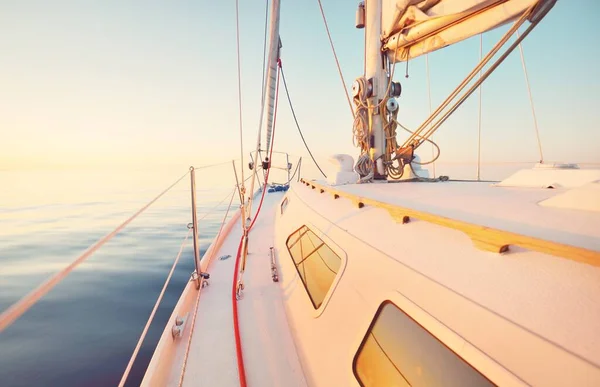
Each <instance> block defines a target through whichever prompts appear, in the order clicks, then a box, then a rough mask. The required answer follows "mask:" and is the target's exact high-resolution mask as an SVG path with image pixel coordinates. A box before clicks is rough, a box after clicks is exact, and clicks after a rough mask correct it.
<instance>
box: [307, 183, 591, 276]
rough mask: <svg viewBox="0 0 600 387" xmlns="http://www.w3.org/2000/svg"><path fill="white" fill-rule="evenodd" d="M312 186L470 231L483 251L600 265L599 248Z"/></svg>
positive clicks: (398, 216)
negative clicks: (514, 250)
mask: <svg viewBox="0 0 600 387" xmlns="http://www.w3.org/2000/svg"><path fill="white" fill-rule="evenodd" d="M310 185H312V186H313V189H314V188H319V189H321V190H323V191H326V192H329V193H330V194H333V196H334V198H335V199H337V198H339V197H342V198H346V199H349V200H351V201H352V202H353V203H354V204H355V205H358V206H359V208H362V206H364V205H368V206H373V207H378V208H382V209H384V210H386V211H387V212H388V213H389V214H390V215H391V216H392V218H394V219H395V220H396V221H397V222H401V223H403V224H404V223H408V222H409V221H410V220H411V219H419V220H422V221H425V222H428V223H433V224H437V225H440V226H444V227H448V228H452V229H455V230H458V231H462V232H464V233H465V234H467V235H468V236H469V238H471V240H472V241H473V244H474V245H475V246H476V247H477V248H479V249H481V250H485V251H491V252H494V253H506V252H510V246H511V245H512V246H519V247H522V248H524V249H528V250H533V251H537V252H540V253H544V254H549V255H554V256H558V257H562V258H566V259H570V260H572V261H577V262H581V263H587V264H589V265H593V266H600V252H597V251H593V250H588V249H584V248H581V247H576V246H570V245H565V244H562V243H557V242H552V241H547V240H544V239H540V238H535V237H530V236H526V235H521V234H516V233H512V232H509V231H503V230H499V229H495V228H491V227H485V226H480V225H476V224H472V223H467V222H464V221H461V220H455V219H450V218H447V217H444V216H440V215H434V214H430V213H428V212H423V211H417V210H413V209H410V208H406V207H400V206H397V205H394V204H389V203H384V202H381V201H378V200H374V199H369V198H365V197H362V196H358V195H353V194H350V193H348V192H344V191H340V190H338V189H335V188H331V187H328V186H323V185H321V184H318V183H314V182H313V183H311V184H310Z"/></svg>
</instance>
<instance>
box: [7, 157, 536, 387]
mask: <svg viewBox="0 0 600 387" xmlns="http://www.w3.org/2000/svg"><path fill="white" fill-rule="evenodd" d="M524 167H531V164H511V165H495V166H494V165H487V166H485V167H484V168H483V169H482V171H483V172H482V177H483V178H484V179H492V180H494V179H501V178H502V177H505V176H507V175H508V174H510V173H512V172H514V171H515V170H517V169H520V168H524ZM227 168H230V167H227ZM475 171H476V169H475V166H474V165H439V166H438V168H437V174H438V175H439V174H447V175H449V176H450V177H451V178H457V179H464V178H471V179H472V178H473V177H474V176H475ZM183 173H185V169H184V168H183V169H182V168H180V169H175V170H172V169H169V170H150V169H141V170H134V171H18V172H17V171H0V311H3V310H4V309H6V308H7V307H8V306H9V305H11V304H12V303H14V302H15V301H17V300H18V299H19V298H21V297H22V296H23V295H25V294H27V292H29V291H30V290H32V289H34V288H35V287H36V286H37V285H39V284H40V283H41V282H43V281H44V280H45V279H46V278H48V276H50V275H51V274H53V273H55V272H57V271H59V270H60V269H61V268H63V267H64V266H65V265H67V264H68V263H70V262H71V261H72V260H73V259H75V258H76V257H77V256H78V255H79V254H81V253H82V252H83V251H85V250H86V248H87V247H88V246H90V245H91V244H93V243H94V242H95V241H97V240H98V239H99V238H101V237H102V236H104V235H105V234H107V233H108V232H110V231H111V230H112V229H114V228H115V227H116V226H117V225H119V224H120V223H121V222H122V221H124V220H125V219H127V218H128V217H129V216H130V215H131V214H133V213H134V212H135V211H136V210H137V209H139V208H141V207H142V206H143V205H145V204H146V203H147V202H148V201H149V200H151V199H152V198H153V197H155V196H156V195H157V194H158V193H159V192H161V191H162V190H163V189H164V188H166V187H167V186H169V185H170V184H171V183H172V182H173V181H175V180H176V179H177V178H178V177H179V176H181V175H182V174H183ZM303 175H304V174H303ZM197 176H198V179H197V197H198V203H199V205H198V213H199V217H202V216H203V214H204V213H205V212H206V211H208V210H209V209H211V208H213V207H214V206H215V205H216V204H217V203H218V202H219V201H220V200H221V199H223V198H224V197H225V196H226V195H227V194H229V193H230V192H231V189H232V187H233V184H234V181H233V175H232V173H231V170H230V169H227V170H224V169H223V168H221V167H219V168H216V170H215V169H210V170H202V171H198V172H197ZM280 180H281V179H280ZM282 181H285V179H284V180H282ZM209 182H210V183H209ZM214 182H219V183H218V184H215V183H214ZM235 199H237V198H234V207H237V203H236V201H235ZM228 202H229V200H226V201H225V203H223V204H222V205H221V206H219V207H218V209H217V210H216V211H215V212H214V213H212V214H210V215H208V216H207V217H206V218H205V219H203V220H201V221H200V228H199V230H200V245H201V250H202V252H204V251H205V250H206V248H207V247H208V246H209V244H210V241H211V240H212V238H214V236H215V235H216V233H217V231H218V228H219V226H220V224H221V221H222V219H223V216H224V214H225V210H226V207H227V204H228ZM190 221H191V210H190V190H189V178H188V177H186V178H185V179H184V180H183V181H181V182H180V183H179V184H178V185H177V186H176V187H175V188H174V189H173V190H172V191H170V192H169V193H168V194H167V195H166V196H164V197H163V198H162V199H160V200H159V201H158V202H156V203H155V204H154V205H153V206H152V207H150V208H149V209H148V211H146V212H145V213H143V214H142V215H140V217H139V218H137V219H136V220H135V221H133V222H132V223H131V224H130V225H129V226H128V227H127V228H126V229H125V230H123V232H121V233H120V234H118V235H117V236H116V237H115V238H114V239H113V240H111V241H110V242H109V243H107V244H106V245H105V246H104V247H103V248H102V249H101V250H100V251H98V252H97V253H96V254H94V255H93V256H92V257H91V258H90V259H88V260H87V261H86V262H85V263H83V264H82V265H81V266H80V267H79V268H77V269H76V270H75V271H74V272H73V273H72V274H71V275H70V276H68V277H67V279H66V280H64V281H63V282H62V283H60V284H59V285H58V286H57V287H56V288H55V289H54V290H52V291H51V292H50V293H49V294H48V295H46V296H45V297H44V298H43V299H42V300H41V301H40V302H39V303H38V304H36V305H35V306H34V307H33V308H32V309H31V310H29V311H28V312H27V313H26V314H25V315H23V316H22V317H21V318H20V319H18V320H17V321H16V323H15V324H14V325H12V326H11V327H9V328H8V329H6V330H5V331H4V332H2V333H0V386H2V387H12V386H32V385H37V386H112V385H116V384H117V383H118V381H119V380H120V377H121V375H122V373H123V370H124V369H125V366H126V364H127V362H128V361H129V358H130V356H131V353H132V351H133V349H134V347H135V345H136V342H137V340H138V338H139V335H140V333H141V331H142V329H143V327H144V325H145V323H146V320H147V318H148V316H149V314H150V311H151V310H152V307H153V305H154V302H155V301H156V298H157V296H158V294H159V292H160V290H161V288H162V285H163V283H164V280H165V278H166V276H167V274H168V271H169V268H170V266H171V264H172V262H173V259H174V258H175V256H176V255H177V252H178V250H179V247H180V244H181V243H182V241H183V239H184V238H185V234H186V232H187V227H186V225H187V223H189V222H190ZM193 269H194V264H193V258H192V248H191V243H189V244H188V247H187V248H186V249H185V250H184V252H183V255H182V258H181V261H180V263H179V266H178V267H177V269H176V271H175V273H174V276H173V278H172V280H171V284H170V286H169V287H168V289H167V292H166V295H165V297H164V299H163V302H162V304H161V306H160V308H159V310H158V312H157V314H156V316H155V319H154V324H153V325H152V327H151V329H150V331H149V333H148V335H147V337H146V340H145V342H144V346H143V347H142V349H141V351H140V353H139V355H138V360H137V362H136V363H135V366H134V368H133V370H132V372H131V374H130V377H129V379H128V385H129V386H135V385H138V384H139V383H140V381H141V379H142V377H143V374H144V372H145V369H146V367H147V365H148V363H149V361H150V357H151V356H152V353H153V350H154V347H155V346H156V344H157V342H158V339H159V337H160V334H161V333H162V331H163V329H164V327H165V324H166V321H167V320H168V318H169V316H170V314H171V311H172V309H173V307H174V306H175V304H176V302H177V300H178V298H179V296H180V294H181V291H182V290H183V288H184V286H185V284H186V281H187V279H188V278H189V275H190V273H191V272H192V271H193Z"/></svg>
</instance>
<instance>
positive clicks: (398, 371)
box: [353, 301, 494, 387]
mask: <svg viewBox="0 0 600 387" xmlns="http://www.w3.org/2000/svg"><path fill="white" fill-rule="evenodd" d="M353 368H354V375H355V376H356V378H357V379H358V381H359V383H360V385H361V386H364V387H374V386H377V387H378V386H461V387H462V386H493V385H494V384H493V383H491V382H490V381H489V380H488V379H487V378H486V377H485V376H483V375H482V374H481V373H479V371H477V370H476V369H475V368H473V367H472V366H471V365H470V364H469V363H467V362H466V361H464V360H463V359H462V358H461V357H460V356H458V355H457V354H456V353H454V352H453V351H452V350H451V349H450V348H448V347H447V346H445V345H444V344H443V343H442V342H441V341H439V340H438V339H437V338H436V337H435V336H433V335H432V334H431V333H429V331H427V330H426V329H425V328H423V327H422V326H421V325H420V324H419V323H417V322H416V321H415V320H413V319H412V318H411V317H410V316H408V315H407V314H406V313H404V312H403V311H402V310H401V309H400V308H398V307H397V306H396V305H394V304H393V303H391V302H390V301H386V302H384V303H383V304H381V306H380V307H379V310H378V311H377V314H376V315H375V319H374V320H373V322H372V323H371V326H370V328H369V331H368V332H367V335H366V336H365V338H364V339H363V341H362V344H361V345H360V348H359V350H358V352H357V354H356V356H355V357H354V364H353Z"/></svg>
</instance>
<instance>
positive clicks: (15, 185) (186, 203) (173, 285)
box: [0, 169, 239, 387]
mask: <svg viewBox="0 0 600 387" xmlns="http://www.w3.org/2000/svg"><path fill="white" fill-rule="evenodd" d="M184 173H185V169H179V170H177V171H168V173H167V171H153V170H137V171H0V312H2V311H4V310H6V309H7V308H8V307H9V306H10V305H11V304H13V303H14V302H16V301H17V300H19V299H20V298H21V297H23V296H24V295H25V294H27V293H28V292H29V291H31V290H33V289H34V288H35V287H36V286H38V285H39V284H41V283H42V282H43V281H45V280H46V279H47V278H48V277H49V276H51V275H52V274H54V273H56V272H58V271H60V270H61V269H62V268H63V267H65V266H66V265H68V264H69V263H70V262H72V261H73V260H74V259H75V258H76V257H78V256H79V255H80V254H81V253H83V252H84V251H85V250H86V249H87V248H88V247H89V246H90V245H92V244H93V243H95V242H96V241H97V240H98V239H100V238H102V237H103V236H104V235H106V234H107V233H109V232H110V231H112V230H113V229H114V228H115V227H116V226H118V225H119V224H121V223H122V222H123V221H124V220H125V219H127V218H128V217H129V216H131V215H132V214H133V213H135V212H136V211H137V210H138V209H139V208H141V207H143V206H144V205H145V204H146V203H148V202H149V201H150V200H151V199H152V198H154V197H155V196H156V195H158V194H159V193H160V192H161V191H162V190H164V189H165V188H166V187H168V186H169V185H170V184H171V183H172V182H173V181H175V180H176V179H177V178H178V177H180V176H182V175H183V174H184ZM203 173H204V172H203V171H197V177H198V182H197V201H198V216H199V218H202V217H204V214H205V213H206V212H207V211H209V210H210V209H212V208H214V207H215V205H217V204H218V203H219V202H220V201H221V200H222V199H224V198H225V197H226V196H228V195H230V194H231V192H232V188H233V180H231V179H230V180H227V181H221V182H220V183H219V184H214V183H213V182H214V181H215V180H214V179H207V178H205V176H203ZM229 175H231V176H232V174H231V173H230V172H229V173H228V174H227V177H229ZM222 180H224V179H222ZM225 180H226V179H225ZM208 181H210V182H211V183H210V185H208V184H207V182H208ZM217 181H218V180H217ZM190 197H191V194H190V182H189V176H186V177H185V178H184V179H183V180H182V181H181V182H180V183H178V185H177V186H175V187H174V188H173V189H172V190H171V191H169V192H168V193H167V194H166V195H165V196H164V197H163V198H161V199H160V200H158V201H157V202H156V203H154V204H153V205H152V206H151V207H150V208H149V209H148V210H147V211H145V212H144V213H142V214H141V215H140V216H139V217H138V218H136V219H135V220H134V221H133V222H131V223H130V224H129V225H128V226H127V227H126V228H125V229H124V230H123V231H122V232H120V233H119V234H118V235H117V236H116V237H114V238H113V239H112V240H111V241H109V242H108V243H106V244H105V245H104V246H103V247H102V248H101V249H100V250H99V251H97V252H96V253H95V254H93V255H92V256H91V257H90V258H89V259H88V260H87V261H85V262H84V263H83V264H81V265H80V266H79V267H78V268H76V269H75V270H74V271H73V272H72V273H71V274H70V275H69V276H68V277H67V278H66V279H65V280H64V281H62V282H61V283H60V284H58V285H57V286H56V287H55V288H54V289H53V290H52V291H50V292H49V293H48V294H47V295H46V296H44V297H43V298H42V299H41V300H40V301H39V302H38V303H37V304H36V305H35V306H33V307H32V308H31V309H30V310H29V311H27V312H26V313H25V314H24V315H23V316H21V317H20V318H19V319H18V320H16V322H15V323H14V324H13V325H12V326H10V327H8V328H7V329H6V330H5V331H3V332H1V333H0V385H1V386H3V387H12V386H15V387H17V386H33V385H36V386H111V385H116V384H118V382H119V380H120V378H121V375H122V374H123V371H124V370H125V367H126V365H127V362H128V361H129V358H130V356H131V354H132V352H133V349H134V348H135V345H136V343H137V340H138V339H139V336H140V334H141V332H142V330H143V327H144V325H145V323H146V320H147V319H148V317H149V315H150V312H151V310H152V308H153V306H154V303H155V301H156V299H157V297H158V295H159V293H160V291H161V288H162V286H163V284H164V281H165V279H166V277H167V275H168V272H169V269H170V267H171V265H172V263H173V260H174V259H175V257H176V255H177V253H178V251H179V248H180V246H181V243H182V242H183V240H184V238H185V236H186V233H187V232H188V229H187V224H188V223H189V222H191V205H190V203H191V200H190ZM236 199H237V196H236V197H235V198H234V202H233V206H232V210H231V211H230V213H229V216H231V215H232V214H233V212H234V211H235V210H236V209H237V208H238V206H239V203H238V202H239V200H238V202H236V201H235V200H236ZM228 204H229V197H227V199H226V200H225V201H224V202H223V203H222V204H220V205H219V206H218V207H217V208H216V209H215V210H214V211H213V212H211V213H210V214H209V215H207V216H206V217H205V218H204V219H202V220H200V222H199V223H200V226H199V233H200V246H201V253H203V252H204V251H205V250H206V249H207V248H208V246H209V245H210V242H211V240H212V239H213V238H214V236H215V235H216V233H217V232H218V230H219V227H220V225H221V222H222V221H223V217H224V215H225V211H226V209H227V205H228ZM191 242H192V241H191V238H190V239H189V240H188V243H187V247H185V249H184V251H183V254H182V256H181V259H180V262H179V265H178V266H177V269H176V270H175V272H174V274H173V278H172V279H171V282H170V285H169V287H168V288H167V291H166V294H165V296H164V298H163V301H162V303H161V305H160V308H159V309H158V311H157V314H156V316H155V318H154V322H153V324H152V326H151V328H150V330H149V332H148V335H147V336H146V340H145V341H144V345H143V346H142V348H141V351H140V353H139V354H138V357H137V361H136V363H135V365H134V367H133V369H132V371H131V374H130V376H129V379H128V382H127V385H128V386H137V385H139V384H140V382H141V380H142V378H143V375H144V372H145V370H146V367H147V366H148V363H149V361H150V358H151V356H152V353H153V351H154V348H155V346H156V344H157V342H158V340H159V338H160V335H161V333H162V332H163V329H164V328H165V324H166V322H167V320H168V318H169V316H170V314H171V312H172V310H173V308H174V306H175V304H176V303H177V300H178V298H179V296H180V294H181V292H182V290H183V288H184V286H185V285H186V282H187V280H188V279H189V275H190V273H191V272H192V271H193V270H194V263H193V250H192V243H191Z"/></svg>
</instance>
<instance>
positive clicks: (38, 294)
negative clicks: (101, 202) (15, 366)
mask: <svg viewBox="0 0 600 387" xmlns="http://www.w3.org/2000/svg"><path fill="white" fill-rule="evenodd" d="M188 173H189V171H186V172H185V174H184V175H183V176H181V177H180V178H179V179H177V180H176V181H175V182H174V183H173V184H171V185H170V186H169V187H168V188H167V189H165V190H164V191H162V192H161V193H160V194H158V196H156V197H155V198H154V199H152V200H151V201H150V202H149V203H148V204H146V205H145V206H144V207H142V208H140V209H139V210H138V211H137V212H136V213H135V214H133V215H131V216H130V217H129V218H128V219H127V220H125V221H124V222H123V223H121V224H120V225H119V226H117V228H115V229H114V230H113V231H111V232H110V233H108V234H106V235H105V236H104V237H102V238H101V239H100V240H98V242H96V243H94V244H93V245H92V246H90V247H89V248H88V249H87V250H86V251H85V252H84V253H83V254H81V255H80V256H79V257H77V259H75V260H74V261H73V262H72V263H71V264H69V265H68V266H67V267H65V268H64V269H62V270H61V271H59V272H58V273H56V274H54V275H53V276H52V277H50V278H49V279H48V280H46V282H44V283H43V284H41V285H39V286H38V287H37V288H35V289H34V290H32V291H31V292H30V293H29V294H27V295H26V296H24V297H23V298H21V299H20V300H19V301H17V302H16V303H15V304H13V305H12V306H11V307H9V308H8V309H7V310H5V311H4V312H2V314H0V332H2V331H3V330H4V329H6V328H7V327H8V326H9V325H11V324H12V323H13V322H14V321H15V320H16V319H18V318H19V317H21V315H23V313H25V312H27V310H29V308H31V307H32V306H33V305H34V304H35V303H36V302H38V301H39V299H40V298H42V297H43V296H44V295H46V294H47V293H48V292H49V291H50V290H52V288H54V287H55V286H56V285H58V284H59V283H60V282H61V281H62V280H63V279H64V278H65V277H66V276H67V275H68V274H69V273H70V272H71V271H73V270H74V269H75V268H76V267H77V266H79V265H80V264H81V263H83V262H84V261H85V260H86V259H88V258H89V257H90V256H92V254H94V253H95V252H96V251H97V250H98V249H99V248H100V247H102V246H103V245H104V244H105V243H106V242H108V241H109V240H111V239H112V238H113V237H114V236H115V235H117V234H118V233H119V232H120V231H121V230H123V229H124V228H125V226H127V225H128V224H129V223H131V222H132V221H133V220H134V219H135V218H137V217H138V216H139V215H140V214H141V213H142V212H144V211H145V210H146V209H148V207H150V206H151V205H152V204H154V203H155V202H156V201H157V200H158V199H160V198H161V197H163V196H164V195H165V194H166V193H167V192H169V191H170V190H171V189H172V188H173V187H175V186H176V185H177V183H179V182H180V181H181V180H183V178H184V177H186V176H187V174H188Z"/></svg>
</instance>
